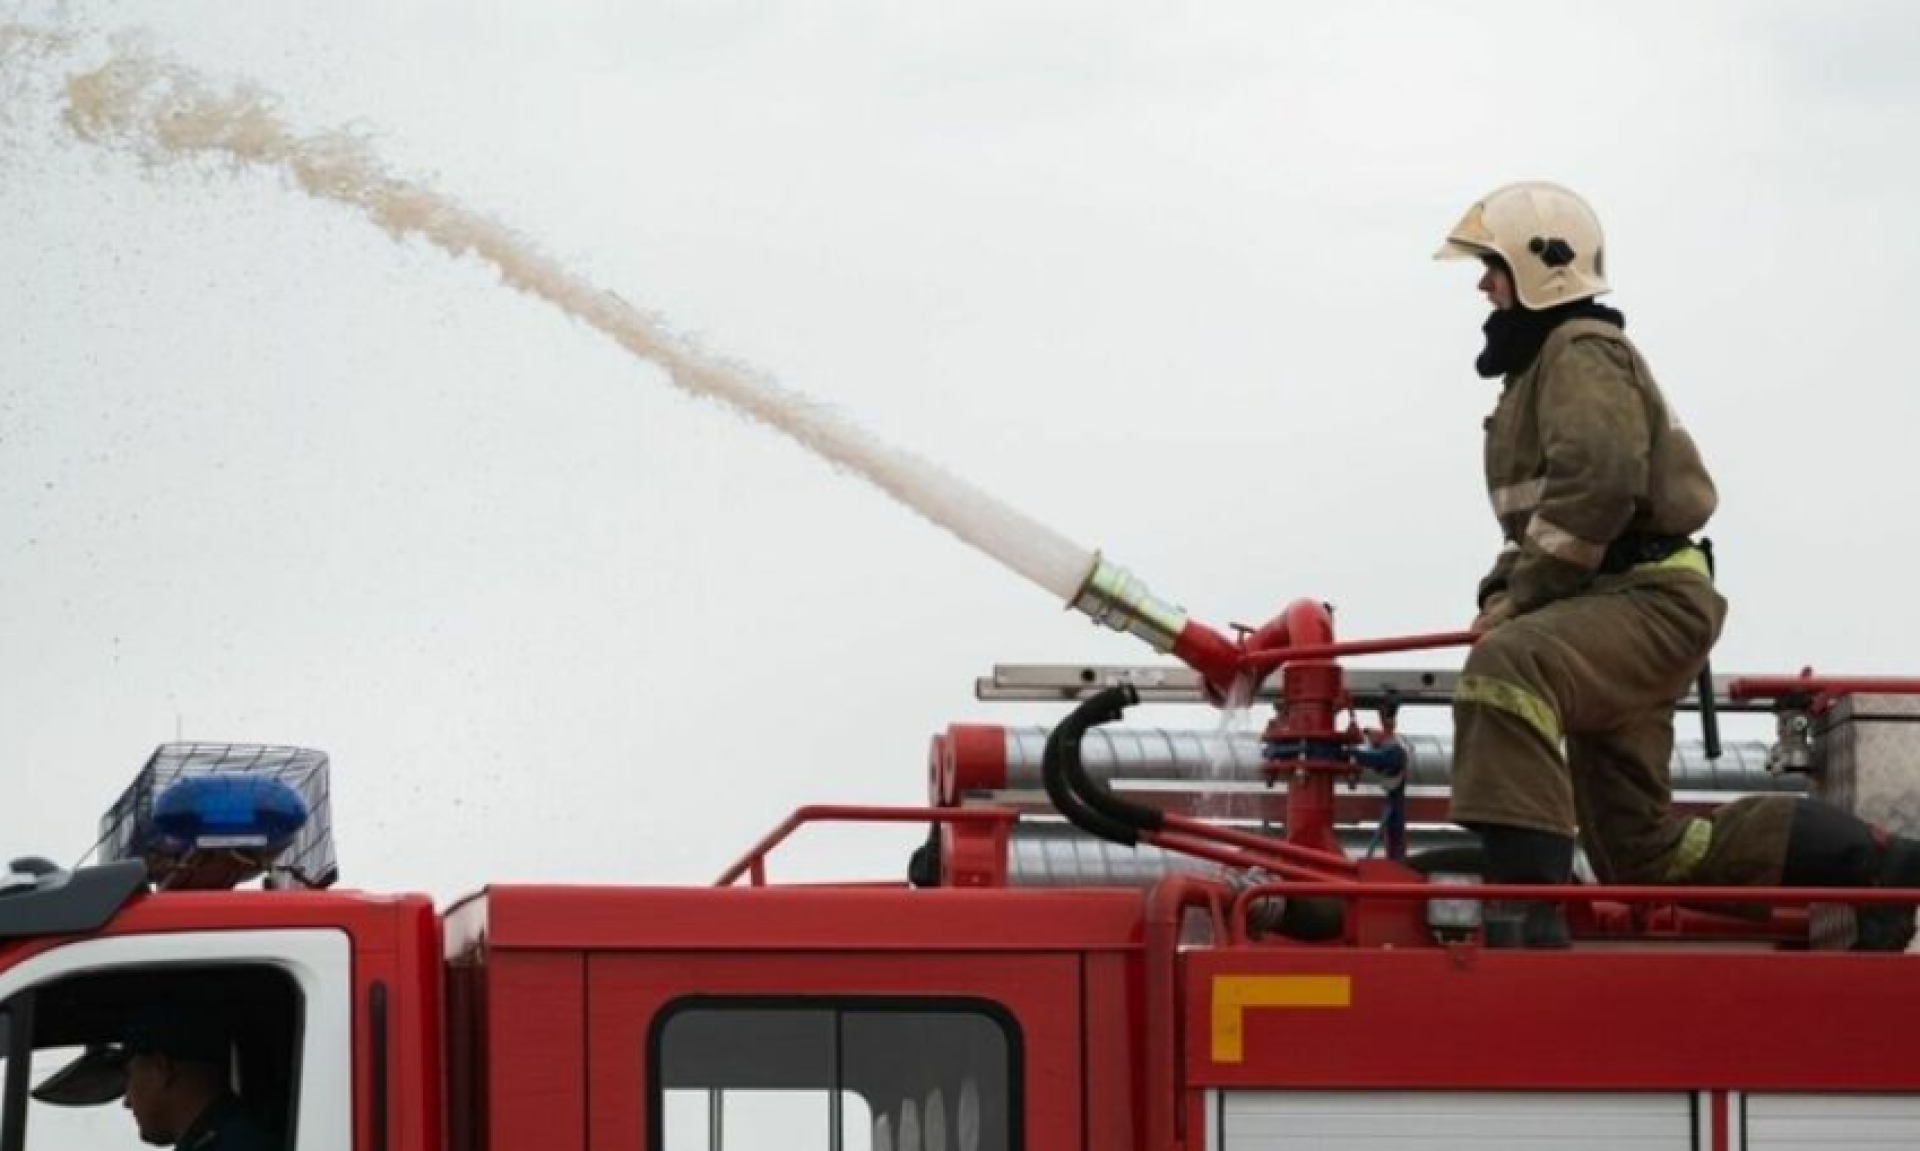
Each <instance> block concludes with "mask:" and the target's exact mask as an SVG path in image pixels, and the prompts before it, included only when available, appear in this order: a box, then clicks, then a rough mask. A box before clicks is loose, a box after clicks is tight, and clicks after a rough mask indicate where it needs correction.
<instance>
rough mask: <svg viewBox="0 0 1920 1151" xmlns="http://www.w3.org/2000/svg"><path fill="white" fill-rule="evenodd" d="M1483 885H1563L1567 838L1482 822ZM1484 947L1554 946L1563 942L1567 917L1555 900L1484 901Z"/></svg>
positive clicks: (1568, 866)
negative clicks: (1484, 862)
mask: <svg viewBox="0 0 1920 1151" xmlns="http://www.w3.org/2000/svg"><path fill="white" fill-rule="evenodd" d="M1479 830H1480V842H1481V844H1482V846H1483V847H1484V848H1485V851H1486V868H1485V875H1484V876H1483V878H1484V879H1485V880H1486V881H1487V882H1488V883H1541V884H1564V883H1570V882H1572V881H1573V840H1571V839H1568V838H1567V837H1566V836H1564V835H1554V834H1552V833H1551V832H1546V831H1534V830H1532V829H1530V828H1525V827H1501V826H1498V825H1495V824H1488V825H1484V826H1482V827H1481V828H1480V829H1479ZM1486 927H1487V946H1488V947H1528V948H1542V949H1558V948H1563V947H1566V946H1567V945H1568V942H1569V936H1568V934H1567V916H1566V912H1565V911H1564V910H1562V908H1561V907H1560V905H1559V904H1558V903H1552V902H1547V903H1542V902H1537V901H1534V900H1518V899H1515V900H1494V901H1493V902H1491V903H1489V904H1488V905H1487V919H1486Z"/></svg>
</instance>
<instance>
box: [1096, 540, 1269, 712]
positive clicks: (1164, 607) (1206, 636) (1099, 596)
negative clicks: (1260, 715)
mask: <svg viewBox="0 0 1920 1151" xmlns="http://www.w3.org/2000/svg"><path fill="white" fill-rule="evenodd" d="M1067 606H1068V607H1070V608H1072V609H1073V610H1075V611H1078V612H1080V613H1082V614H1083V615H1085V616H1087V618H1089V619H1091V620H1092V621H1093V622H1094V623H1096V624H1100V625H1102V626H1105V627H1110V628H1112V629H1113V630H1115V631H1123V632H1127V633H1129V634H1131V635H1135V636H1138V637H1139V638H1141V639H1143V640H1145V641H1147V644H1148V645H1149V646H1151V647H1152V648H1153V650H1155V651H1157V652H1159V653H1161V654H1162V655H1171V656H1173V657H1174V658H1175V659H1178V660H1180V661H1181V662H1182V663H1184V664H1186V665H1187V666H1188V667H1191V668H1192V669H1193V670H1195V671H1197V672H1199V673H1200V677H1201V679H1202V680H1203V681H1204V682H1205V684H1206V687H1207V690H1208V691H1209V693H1210V694H1212V695H1213V696H1214V698H1216V699H1219V700H1225V699H1228V698H1230V697H1231V696H1232V695H1233V689H1234V686H1235V684H1236V682H1237V681H1238V680H1239V678H1240V675H1241V649H1240V645H1239V644H1236V643H1235V642H1234V641H1232V640H1230V639H1228V638H1227V637H1226V636H1224V635H1221V634H1220V633H1219V632H1217V631H1215V630H1214V629H1212V628H1210V627H1208V626H1207V625H1206V624H1203V623H1200V622H1199V621H1198V620H1195V619H1193V618H1192V617H1190V616H1188V615H1187V611H1186V609H1185V608H1181V607H1175V606H1174V605H1173V604H1170V603H1168V602H1167V601H1165V600H1163V599H1161V598H1160V597H1158V596H1156V595H1154V594H1153V592H1152V591H1150V590H1148V588H1147V585H1146V584H1145V583H1144V582H1142V581H1141V580H1140V579H1138V578H1136V577H1135V576H1134V574H1133V573H1132V572H1129V571H1128V570H1127V569H1125V568H1123V567H1121V566H1120V565H1119V564H1116V563H1114V562H1112V561H1111V560H1109V559H1107V558H1106V557H1104V556H1102V555H1101V554H1100V553H1099V552H1095V553H1093V566H1092V567H1091V568H1089V569H1087V578H1086V579H1085V580H1083V581H1082V582H1081V584H1080V590H1079V591H1078V592H1075V593H1074V595H1073V598H1072V600H1071V601H1069V603H1068V605H1067Z"/></svg>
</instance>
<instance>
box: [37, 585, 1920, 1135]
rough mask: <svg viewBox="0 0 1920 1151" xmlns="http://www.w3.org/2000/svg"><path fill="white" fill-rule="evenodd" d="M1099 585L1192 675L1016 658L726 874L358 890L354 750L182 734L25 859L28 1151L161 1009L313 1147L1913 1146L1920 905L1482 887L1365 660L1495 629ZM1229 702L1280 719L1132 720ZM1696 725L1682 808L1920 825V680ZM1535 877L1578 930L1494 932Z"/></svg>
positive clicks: (1768, 685) (1387, 674) (1719, 705)
mask: <svg viewBox="0 0 1920 1151" xmlns="http://www.w3.org/2000/svg"><path fill="white" fill-rule="evenodd" d="M1076 606H1079V607H1080V608H1082V610H1084V611H1085V612H1086V613H1087V614H1088V615H1090V616H1092V617H1093V618H1094V619H1096V620H1097V621H1099V622H1102V623H1106V624H1109V625H1111V626H1114V627H1118V628H1121V629H1124V630H1127V631H1131V632H1133V633H1135V634H1137V635H1140V636H1141V637H1142V638H1144V639H1147V640H1148V641H1149V642H1150V643H1152V644H1153V645H1154V646H1155V647H1157V648H1159V649H1161V650H1163V651H1166V652H1170V653H1172V654H1173V655H1175V656H1176V657H1178V659H1179V661H1180V663H1178V664H1174V663H1169V664H1162V665H1154V666H1141V667H1116V666H1104V665H1103V666H1077V665H1061V666H1003V667H999V668H996V669H994V671H993V673H992V674H991V675H990V676H987V677H985V678H983V679H982V680H981V681H980V682H979V685H978V689H977V690H978V695H979V696H980V697H981V698H983V699H986V700H1027V701H1052V702H1054V703H1056V704H1057V705H1058V706H1059V708H1060V709H1061V713H1060V716H1059V718H1058V721H1057V722H1056V723H1054V724H1052V725H1051V726H1049V727H1022V726H1009V725H1002V724H986V723H968V724H955V725H953V726H950V727H948V728H946V729H945V730H944V731H942V732H940V733H939V734H937V735H936V736H935V737H934V738H933V740H932V751H931V754H930V756H929V761H928V768H927V770H928V793H929V795H928V801H927V803H926V804H924V805H921V806H915V807H906V808H898V807H895V808H889V807H824V806H823V807H810V808H804V809H802V810H800V811H798V812H795V813H794V814H793V815H792V817H791V818H789V819H788V820H787V821H786V822H785V823H783V824H782V825H781V826H780V827H778V828H777V829H775V830H774V831H773V832H772V833H771V834H769V835H768V836H767V837H766V838H765V839H764V840H763V841H762V842H760V843H758V844H755V845H752V846H751V848H750V849H749V850H747V851H746V852H745V853H744V854H743V855H742V856H741V857H740V858H739V859H738V860H737V861H736V862H734V863H733V864H732V865H731V866H729V867H727V868H726V870H725V871H724V872H723V873H722V874H721V875H720V876H719V878H718V881H717V882H716V883H715V884H714V885H712V886H706V887H648V886H549V885H538V886H532V885H527V886H518V885H516V886H495V887H490V888H487V889H484V890H482V891H479V892H477V893H475V894H473V895H471V896H469V897H467V898H465V899H464V900H461V901H460V902H458V903H455V904H453V905H452V906H450V907H446V908H436V907H435V906H434V904H433V902H432V901H431V900H430V899H428V898H427V897H425V896H421V895H407V894H402V895H386V894H376V893H371V892H359V891H350V890H344V889H341V888H340V887H339V886H338V885H337V884H335V883H334V879H335V876H336V873H337V868H336V867H335V863H334V857H333V850H332V846H331V839H330V835H329V834H328V830H327V828H328V819H327V812H328V794H329V788H330V783H329V777H328V768H329V765H328V763H327V760H326V757H325V756H324V755H322V754H320V753H318V752H314V751H310V750H305V749H296V748H281V747H266V746H250V745H207V744H172V745H166V746H163V747H161V748H160V749H159V750H158V751H157V752H155V753H154V755H153V756H152V758H151V759H150V760H149V761H148V762H147V763H146V765H145V767H144V768H143V769H142V770H141V772H140V773H139V775H138V777H137V778H136V780H135V782H134V784H133V786H131V787H130V788H129V789H128V790H127V792H126V794H125V795H123V796H122V797H121V798H120V800H119V801H118V802H117V803H115V804H114V805H113V807H112V808H111V809H110V810H109V811H108V813H107V814H106V816H105V818H104V819H103V824H102V844H101V848H100V850H99V853H98V854H99V859H100V862H98V863H97V864H95V865H92V866H85V867H80V868H76V869H72V870H63V869H60V868H56V867H53V866H52V865H50V864H47V863H45V862H43V861H39V860H34V859H22V860H19V861H16V862H15V863H14V864H13V865H12V866H11V868H10V869H9V870H8V871H7V872H5V873H3V874H4V885H3V886H0V1059H4V1077H3V1078H4V1097H0V1151H63V1149H65V1148H69V1147H78V1146H86V1147H103V1146H111V1145H113V1141H114V1140H115V1139H118V1140H119V1141H120V1142H121V1143H122V1144H123V1145H132V1143H133V1140H134V1134H133V1130H132V1128H131V1125H130V1124H128V1123H127V1120H126V1118H125V1116H123V1115H121V1114H119V1109H118V1108H114V1107H108V1106H105V1105H107V1104H111V1103H113V1102H114V1101H115V1100H116V1099H118V1098H119V1096H120V1094H121V1092H122V1091H123V1090H124V1084H125V1066H126V1063H127V1061H128V1057H129V1056H128V1051H127V1050H126V1049H125V1046H124V1044H125V1035H126V1030H127V1021H128V1020H129V1019H130V1018H133V1017H134V1016H135V1015H136V1014H137V1013H138V1012H140V1011H142V1010H148V1009H150V1008H151V1007H152V1005H153V1004H156V1003H160V1004H165V1005H169V1006H170V1007H171V1009H173V1010H179V1011H191V1012H196V1013H201V1014H205V1015H207V1016H209V1017H217V1018H218V1019H219V1020H220V1021H221V1023H222V1025H223V1027H225V1029H226V1030H225V1031H224V1032H223V1034H225V1035H226V1036H227V1037H228V1054H229V1059H228V1061H227V1063H228V1071H227V1074H228V1075H229V1077H230V1082H231V1085H232V1087H233V1088H234V1090H235V1091H236V1093H237V1094H238V1095H239V1097H240V1099H241V1100H242V1101H243V1103H244V1105H245V1106H246V1107H247V1108H248V1109H249V1110H250V1111H251V1112H252V1114H253V1115H254V1116H255V1118H256V1119H257V1121H258V1123H259V1124H260V1125H261V1126H262V1127H263V1128H264V1129H266V1130H267V1131H269V1132H270V1133H272V1136H273V1138H274V1139H276V1140H277V1145H279V1146H284V1147H287V1148H293V1149H297V1151H348V1149H351V1151H441V1149H443V1148H444V1149H453V1151H642V1149H646V1151H720V1149H725V1151H769V1149H775V1148H778V1149H780V1151H809V1149H818V1151H842V1149H845V1151H1070V1149H1071V1151H1128V1149H1137V1151H1255V1149H1258V1151H1279V1149H1294V1148H1302V1149H1304V1148H1327V1149H1335V1151H1360V1149H1363V1148H1401V1147H1407V1148H1411V1147H1421V1148H1440V1149H1459V1151H1464V1149H1467V1148H1533V1147H1577V1148H1591V1149H1608V1151H1627V1149H1633V1151H1654V1149H1662V1151H1664V1149H1673V1151H1679V1149H1683V1148H1686V1149H1697V1151H1729V1149H1735V1148H1752V1149H1756V1151H1757V1149H1761V1148H1767V1149H1775V1148H1812V1147H1818V1148H1823V1149H1825V1148H1894V1147H1915V1146H1920V1055H1916V1054H1914V1052H1913V1045H1914V1043H1915V1036H1916V1034H1920V961H1916V960H1915V958H1914V957H1913V956H1911V955H1906V954H1859V953H1853V952H1850V951H1849V950H1847V945H1848V942H1849V938H1850V932H1851V919H1852V914H1853V910H1852V909H1854V908H1857V907H1860V906H1863V905H1866V904H1870V903H1876V902H1892V901H1898V900H1901V899H1905V900H1908V901H1910V900H1911V899H1912V898H1913V893H1912V892H1906V893H1899V892H1889V891H1886V890H1881V889H1822V890H1809V889H1798V890H1793V889H1777V888H1719V889H1714V888H1678V887H1620V886H1608V885H1604V884H1601V883H1598V882H1595V881H1594V880H1593V878H1592V876H1591V874H1590V873H1586V874H1584V875H1583V877H1582V881H1581V882H1576V883H1573V884H1569V885H1567V886H1564V887H1554V888H1502V887H1499V886H1495V885H1491V884H1487V883H1484V882H1481V881H1480V876H1479V875H1478V874H1477V871H1478V867H1479V863H1478V859H1477V853H1476V851H1475V848H1474V845H1473V843H1472V841H1471V840H1470V839H1466V838H1464V837H1463V836H1461V834H1460V833H1459V832H1457V831H1455V830H1451V829H1449V827H1448V825H1447V821H1446V810H1445V805H1446V780H1447V776H1448V767H1449V760H1450V753H1451V749H1450V746H1449V740H1448V738H1447V737H1446V736H1444V735H1434V734H1420V733H1416V732H1413V731H1411V730H1408V731H1403V730H1401V727H1400V720H1401V719H1402V718H1403V717H1406V716H1407V714H1408V713H1409V709H1418V708H1422V707H1427V706H1434V705H1444V704H1445V703H1446V702H1447V701H1448V699H1449V697H1450V694H1451V688H1452V679H1453V676H1452V674H1451V673H1448V672H1444V671H1417V670H1416V671H1402V670H1378V669H1373V670H1368V669H1365V668H1359V669H1354V668H1348V667H1346V666H1344V665H1343V662H1342V661H1343V660H1349V659H1351V658H1357V657H1360V656H1365V655H1377V654H1387V653H1401V652H1411V651H1419V650H1428V649H1433V648H1438V647H1444V646H1448V645H1450V644H1458V643H1462V642H1466V641H1467V639H1468V638H1469V637H1465V636H1462V635H1459V634H1453V633H1449V634H1444V635H1431V636H1414V637H1402V638H1397V639H1382V640H1364V641H1348V642H1342V641H1339V640H1336V638H1335V637H1334V634H1333V628H1332V617H1331V614H1330V612H1329V610H1328V609H1326V608H1325V607H1324V606H1323V605H1321V604H1319V603H1316V602H1313V601H1310V600H1302V601H1298V602H1296V603H1294V604H1292V605H1289V606H1288V607H1287V608H1286V610H1285V611H1283V612H1282V613H1281V614H1280V615H1279V616H1277V617H1276V618H1275V620H1274V621H1273V622H1271V623H1269V624H1268V625H1266V626H1265V627H1263V628H1260V629H1257V630H1255V631H1252V632H1249V633H1246V634H1243V635H1242V636H1240V637H1239V638H1238V639H1228V638H1226V637H1225V636H1223V635H1221V634H1219V633H1215V632H1212V631H1211V630H1210V629H1205V628H1202V627H1201V626H1200V625H1198V624H1196V623H1194V622H1193V621H1191V620H1189V619H1187V618H1186V617H1185V616H1184V614H1183V613H1181V612H1179V611H1178V610H1177V609H1174V608H1171V607H1169V606H1167V605H1166V604H1164V603H1162V602H1161V601H1158V600H1157V599H1154V598H1153V597H1152V596H1151V595H1150V594H1149V593H1147V592H1146V591H1145V590H1144V589H1143V588H1141V587H1140V586H1139V584H1138V582H1137V581H1134V580H1132V579H1131V578H1130V577H1128V576H1126V574H1125V573H1124V572H1122V571H1120V570H1119V569H1116V568H1112V567H1110V566H1109V565H1106V564H1104V562H1102V563H1100V564H1099V566H1098V567H1097V568H1096V570H1095V573H1094V576H1093V578H1091V579H1090V580H1089V582H1088V589H1087V591H1086V592H1085V593H1084V594H1083V596H1082V597H1081V599H1080V601H1079V602H1078V604H1077V605H1076ZM1235 691H1239V692H1243V693H1247V694H1248V695H1249V696H1250V702H1251V704H1252V706H1253V707H1254V708H1256V709H1257V715H1258V716H1259V718H1260V719H1261V721H1262V722H1261V723H1260V724H1258V725H1256V726H1257V727H1258V730H1246V731H1239V730H1235V729H1232V728H1230V727H1227V728H1222V727H1214V726H1210V725H1207V724H1200V725H1197V726H1195V727H1194V728H1193V729H1190V730H1189V729H1172V728H1157V727H1146V726H1141V725H1138V724H1129V723H1126V722H1124V720H1125V713H1126V712H1127V711H1128V710H1129V709H1130V708H1131V707H1132V706H1133V705H1134V704H1135V703H1136V702H1139V701H1148V702H1159V703H1177V702H1194V703H1203V702H1206V701H1212V702H1216V703H1217V702H1221V699H1220V697H1221V696H1222V695H1223V693H1224V694H1231V693H1233V692H1235ZM1678 706H1680V707H1681V708H1683V709H1685V710H1688V711H1696V710H1697V711H1698V712H1700V713H1701V715H1702V718H1703V723H1702V725H1701V728H1700V731H1701V737H1700V738H1697V739H1696V738H1687V739H1683V740H1682V741H1680V743H1679V744H1678V745H1677V749H1676V751H1675V755H1674V758H1673V762H1672V778H1673V783H1674V787H1675V801H1676V803H1677V804H1679V805H1680V806H1682V807H1683V808H1687V809H1691V810H1696V811H1704V810H1708V809H1711V808H1712V807H1713V806H1714V805H1716V804H1718V803H1721V802H1724V801H1726V800H1727V799H1729V798H1731V797H1733V796H1736V795H1742V794H1750V793H1753V792H1757V791H1787V792H1802V793H1808V794H1812V795H1815V796H1818V797H1821V798H1824V799H1826V800H1828V801H1830V802H1833V803H1837V804H1839V805H1841V806H1843V807H1845V808H1847V809H1848V810H1851V811H1855V812H1857V813H1860V814H1862V815H1864V816H1867V817H1869V818H1873V819H1876V820H1878V821H1880V822H1882V823H1886V824H1888V825H1891V826H1893V827H1896V828H1900V829H1903V830H1908V831H1911V830H1915V829H1916V823H1920V810H1916V809H1917V808H1920V782H1917V780H1916V774H1915V773H1916V772H1920V746H1917V745H1916V742H1915V740H1916V737H1920V726H1916V724H1920V681H1912V680H1895V679H1846V678H1837V677H1821V676H1816V675H1813V674H1812V673H1810V672H1808V673H1802V674H1799V675H1790V676H1770V677H1757V676H1729V677H1712V676H1709V677H1706V678H1704V679H1703V681H1702V683H1701V685H1700V686H1699V687H1698V688H1697V689H1696V690H1695V691H1694V692H1693V693H1691V694H1690V695H1689V697H1688V698H1687V699H1684V700H1682V701H1679V705H1678ZM1726 711H1741V712H1753V713H1759V714H1762V715H1769V716H1772V717H1773V720H1774V723H1773V732H1774V736H1773V738H1772V739H1768V740H1752V741H1744V742H1743V741H1737V740H1729V741H1725V742H1723V741H1721V740H1720V738H1719V735H1718V730H1717V717H1718V716H1719V715H1720V714H1721V713H1722V712H1726ZM1412 726H1415V725H1412V724H1409V727H1412ZM1691 730H1692V729H1691V726H1690V725H1689V726H1688V731H1689V732H1690V731H1691ZM846 822H864V823H892V824H905V825H910V826H911V827H915V828H918V827H922V826H924V827H925V828H926V831H927V838H926V841H925V843H924V845H923V846H922V847H920V848H919V849H918V850H917V851H916V852H915V853H914V855H913V857H912V859H911V860H910V861H909V862H908V863H907V865H906V867H905V868H904V870H905V872H906V874H905V876H904V877H896V878H890V879H886V880H882V881H859V882H853V881H849V882H838V883H805V884H800V883H782V882H779V881H778V880H777V879H776V878H775V876H774V872H775V871H776V870H777V867H776V864H778V862H779V857H780V850H781V847H782V844H784V843H785V841H786V840H787V839H788V837H789V836H790V835H791V834H792V833H793V832H794V831H795V830H797V829H799V828H802V827H807V826H813V825H820V824H835V823H846ZM1522 895H1524V896H1526V897H1529V898H1535V899H1554V900H1559V901H1561V902H1562V903H1563V905H1564V907H1565V909H1566V913H1567V917H1568V919H1569V922H1570V924H1571V926H1572V929H1573V935H1574V942H1573V946H1572V947H1571V948H1569V949H1566V950H1552V951H1527V950H1506V949H1495V948H1488V947H1487V946H1485V943H1484V932H1483V929H1482V909H1483V907H1484V906H1485V905H1486V904H1487V902H1488V901H1491V900H1497V899H1501V898H1515V897H1518V896H1522Z"/></svg>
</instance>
